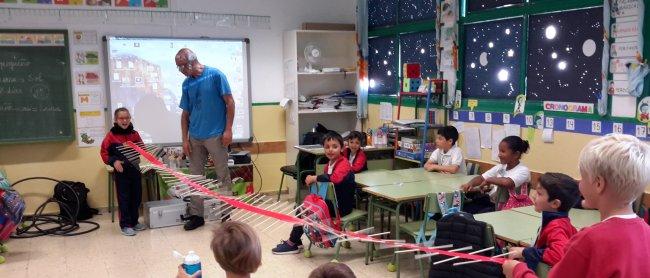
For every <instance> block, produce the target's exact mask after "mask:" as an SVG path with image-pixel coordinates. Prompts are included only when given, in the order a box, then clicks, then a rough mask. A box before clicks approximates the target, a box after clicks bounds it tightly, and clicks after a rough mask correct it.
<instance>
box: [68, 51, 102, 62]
mask: <svg viewBox="0 0 650 278" xmlns="http://www.w3.org/2000/svg"><path fill="white" fill-rule="evenodd" d="M73 57H74V58H73V60H74V64H75V65H80V66H81V65H99V51H93V50H91V51H86V50H80V51H75V53H74V56H73Z"/></svg>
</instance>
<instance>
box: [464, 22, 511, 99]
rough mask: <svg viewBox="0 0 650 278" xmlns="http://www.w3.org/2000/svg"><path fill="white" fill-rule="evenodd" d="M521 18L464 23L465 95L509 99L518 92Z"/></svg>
mask: <svg viewBox="0 0 650 278" xmlns="http://www.w3.org/2000/svg"><path fill="white" fill-rule="evenodd" d="M522 22H523V20H522V19H521V18H514V19H507V20H499V21H490V22H484V23H477V24H471V25H466V26H465V64H464V65H465V68H464V75H465V79H464V89H463V96H465V97H481V98H492V99H503V98H509V99H513V98H514V97H515V96H516V95H518V94H519V92H520V90H519V70H520V69H519V67H520V58H521V41H522V39H521V36H522V34H523V30H522Z"/></svg>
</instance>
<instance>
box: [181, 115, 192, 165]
mask: <svg viewBox="0 0 650 278" xmlns="http://www.w3.org/2000/svg"><path fill="white" fill-rule="evenodd" d="M189 125H190V113H187V111H186V110H183V113H181V137H182V138H183V152H185V155H190V153H191V152H192V151H191V148H190V134H189V133H188V130H189Z"/></svg>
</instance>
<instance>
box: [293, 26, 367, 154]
mask: <svg viewBox="0 0 650 278" xmlns="http://www.w3.org/2000/svg"><path fill="white" fill-rule="evenodd" d="M355 38H356V32H355V31H323V30H292V31H287V32H285V33H284V53H283V55H284V90H285V92H284V96H285V97H286V98H288V99H290V100H291V102H290V105H289V106H288V107H287V110H286V112H285V113H286V114H285V115H286V117H285V121H286V125H285V126H286V138H287V139H286V151H287V164H293V163H294V160H295V158H296V155H297V152H298V151H297V150H296V149H295V148H294V146H296V145H299V144H300V140H302V137H303V135H304V134H305V133H307V132H309V131H311V129H312V128H313V127H314V126H315V125H316V124H317V123H321V124H322V125H324V126H325V127H327V128H328V129H331V130H335V131H337V132H344V131H348V130H353V129H354V127H355V126H356V121H357V119H356V113H355V112H356V111H357V108H356V107H348V106H342V107H341V109H336V110H335V109H330V108H326V109H313V110H311V109H298V98H299V96H301V95H302V96H304V97H307V98H309V97H310V96H316V95H327V94H332V93H336V92H341V91H345V90H349V91H354V90H355V86H356V82H357V73H356V70H355V69H356V62H357V56H356V51H357V48H356V44H355ZM309 43H312V44H315V45H317V46H318V47H319V48H320V50H321V55H322V59H321V62H320V63H319V65H317V66H318V68H341V69H344V70H347V71H341V72H305V71H304V68H305V66H306V65H307V61H306V60H305V56H304V49H305V46H307V44H309Z"/></svg>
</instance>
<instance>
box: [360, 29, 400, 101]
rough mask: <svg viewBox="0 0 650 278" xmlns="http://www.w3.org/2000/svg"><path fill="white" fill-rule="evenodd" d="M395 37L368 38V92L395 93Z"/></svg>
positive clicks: (396, 73)
mask: <svg viewBox="0 0 650 278" xmlns="http://www.w3.org/2000/svg"><path fill="white" fill-rule="evenodd" d="M397 59H398V53H397V38H395V37H377V38H372V39H368V78H369V82H370V86H369V88H368V93H369V94H397V75H398V74H399V72H398V71H397V63H398V61H397Z"/></svg>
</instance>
